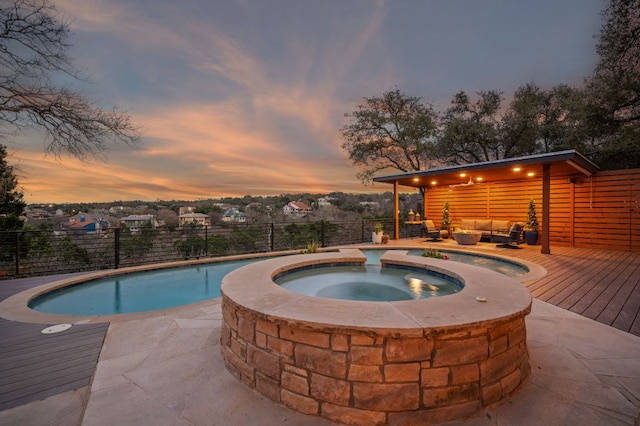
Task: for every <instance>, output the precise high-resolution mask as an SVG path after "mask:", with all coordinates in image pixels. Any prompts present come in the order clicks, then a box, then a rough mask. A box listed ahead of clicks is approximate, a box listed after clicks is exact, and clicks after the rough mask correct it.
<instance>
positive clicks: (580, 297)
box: [550, 259, 628, 318]
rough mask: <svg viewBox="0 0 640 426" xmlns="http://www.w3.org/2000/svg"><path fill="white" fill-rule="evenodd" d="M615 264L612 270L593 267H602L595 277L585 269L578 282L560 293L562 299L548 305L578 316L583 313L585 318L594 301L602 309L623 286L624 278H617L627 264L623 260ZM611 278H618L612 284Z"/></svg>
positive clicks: (590, 271) (552, 301)
mask: <svg viewBox="0 0 640 426" xmlns="http://www.w3.org/2000/svg"><path fill="white" fill-rule="evenodd" d="M612 260H613V259H612ZM615 262H618V264H617V265H616V266H615V267H614V268H613V270H612V269H610V268H607V267H606V264H598V265H595V266H596V268H597V267H599V266H602V269H600V271H598V272H597V273H596V274H595V275H593V274H592V270H591V269H590V268H589V269H587V268H585V270H584V273H583V274H580V276H579V279H578V280H576V281H574V282H573V283H572V284H570V285H567V286H566V287H565V288H564V289H563V291H562V292H561V293H562V294H563V295H564V298H563V299H558V300H557V301H556V300H550V303H553V304H554V305H556V306H558V307H560V308H563V309H567V310H571V311H573V312H578V313H580V314H582V313H583V312H584V313H585V314H584V315H585V316H589V315H588V314H586V312H587V310H588V309H589V307H591V306H593V304H594V302H595V301H601V302H602V303H601V304H602V309H604V307H606V305H607V304H608V303H609V301H610V300H611V298H612V297H613V296H614V294H615V292H616V291H617V290H618V289H619V288H620V286H621V285H622V284H623V282H624V278H623V279H622V280H619V278H621V275H620V274H621V273H623V272H624V270H625V269H626V268H627V266H628V264H627V263H625V262H624V259H616V260H615ZM612 276H617V277H618V278H616V280H614V281H613V282H612V281H611V277H612ZM590 318H591V317H590Z"/></svg>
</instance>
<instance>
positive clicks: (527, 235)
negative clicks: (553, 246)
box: [524, 199, 538, 246]
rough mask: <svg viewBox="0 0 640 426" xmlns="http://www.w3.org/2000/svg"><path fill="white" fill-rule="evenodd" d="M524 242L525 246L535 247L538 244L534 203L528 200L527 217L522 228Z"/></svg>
mask: <svg viewBox="0 0 640 426" xmlns="http://www.w3.org/2000/svg"><path fill="white" fill-rule="evenodd" d="M524 229H525V231H524V240H525V241H526V242H527V244H529V245H531V246H535V245H536V244H537V243H538V216H537V214H536V202H535V201H534V200H533V199H531V200H529V215H528V216H527V223H526V225H525V226H524Z"/></svg>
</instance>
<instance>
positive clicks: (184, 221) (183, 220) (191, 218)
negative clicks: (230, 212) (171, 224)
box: [178, 208, 209, 226]
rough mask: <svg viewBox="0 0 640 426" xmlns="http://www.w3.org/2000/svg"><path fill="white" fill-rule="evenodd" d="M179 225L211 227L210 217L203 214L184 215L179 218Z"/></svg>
mask: <svg viewBox="0 0 640 426" xmlns="http://www.w3.org/2000/svg"><path fill="white" fill-rule="evenodd" d="M180 209H182V208H180ZM178 225H179V226H184V225H198V226H209V215H206V214H203V213H184V214H181V215H179V216H178Z"/></svg>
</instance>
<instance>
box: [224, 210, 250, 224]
mask: <svg viewBox="0 0 640 426" xmlns="http://www.w3.org/2000/svg"><path fill="white" fill-rule="evenodd" d="M222 221H223V222H237V223H245V222H246V221H247V215H246V214H244V213H243V212H241V211H240V210H238V209H237V208H235V207H232V208H230V209H227V210H226V211H225V212H224V213H223V214H222Z"/></svg>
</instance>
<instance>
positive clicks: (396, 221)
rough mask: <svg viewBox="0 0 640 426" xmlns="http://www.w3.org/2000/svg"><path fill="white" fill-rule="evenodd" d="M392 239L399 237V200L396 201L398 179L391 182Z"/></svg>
mask: <svg viewBox="0 0 640 426" xmlns="http://www.w3.org/2000/svg"><path fill="white" fill-rule="evenodd" d="M393 218H394V221H393V222H394V239H395V240H399V239H400V202H399V201H398V181H395V182H393Z"/></svg>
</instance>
